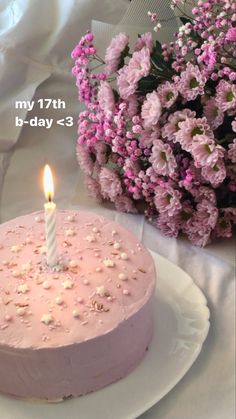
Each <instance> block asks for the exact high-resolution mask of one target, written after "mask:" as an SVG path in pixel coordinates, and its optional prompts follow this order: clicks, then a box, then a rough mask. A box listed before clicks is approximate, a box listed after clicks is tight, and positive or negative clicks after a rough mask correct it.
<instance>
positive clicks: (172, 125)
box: [162, 109, 196, 141]
mask: <svg viewBox="0 0 236 419" xmlns="http://www.w3.org/2000/svg"><path fill="white" fill-rule="evenodd" d="M195 115H196V113H195V112H193V111H190V109H183V110H182V111H176V112H174V113H173V114H172V113H171V114H170V115H169V118H168V122H167V123H166V124H165V125H164V127H163V128H162V136H163V137H164V138H167V139H168V140H169V141H174V140H175V139H176V133H177V132H178V130H179V129H180V128H179V123H180V122H181V121H185V119H187V118H194V117H195Z"/></svg>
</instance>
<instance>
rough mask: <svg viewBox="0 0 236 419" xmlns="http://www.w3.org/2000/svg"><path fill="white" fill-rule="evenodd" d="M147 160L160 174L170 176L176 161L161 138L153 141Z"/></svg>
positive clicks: (168, 146) (169, 148)
mask: <svg viewBox="0 0 236 419" xmlns="http://www.w3.org/2000/svg"><path fill="white" fill-rule="evenodd" d="M149 161H150V162H151V163H152V167H153V169H154V170H155V171H156V172H157V173H158V174H160V175H163V176H170V177H171V175H172V174H173V173H174V171H175V169H176V167H177V163H176V160H175V158H174V155H173V152H172V149H171V147H170V145H169V144H165V143H164V142H163V141H161V140H155V141H154V142H153V147H152V154H151V156H150V159H149Z"/></svg>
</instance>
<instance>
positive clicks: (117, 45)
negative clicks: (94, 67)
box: [105, 32, 129, 75]
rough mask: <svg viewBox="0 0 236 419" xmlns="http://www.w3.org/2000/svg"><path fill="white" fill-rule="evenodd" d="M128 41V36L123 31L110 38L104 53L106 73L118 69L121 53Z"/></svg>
mask: <svg viewBox="0 0 236 419" xmlns="http://www.w3.org/2000/svg"><path fill="white" fill-rule="evenodd" d="M128 42H129V37H128V35H126V33H123V32H121V33H119V34H118V35H116V36H115V37H114V38H113V39H112V41H111V43H110V45H109V47H108V48H107V50H106V55H105V63H106V73H107V74H108V75H110V74H112V73H114V72H115V71H116V70H117V69H118V67H119V63H120V57H121V54H122V52H123V51H124V50H125V48H126V47H127V45H128Z"/></svg>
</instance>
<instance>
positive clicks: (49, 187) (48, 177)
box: [43, 164, 54, 202]
mask: <svg viewBox="0 0 236 419" xmlns="http://www.w3.org/2000/svg"><path fill="white" fill-rule="evenodd" d="M43 185H44V194H45V197H46V199H47V200H48V201H49V202H51V201H52V199H53V196H54V185H53V177H52V171H51V169H50V166H49V165H48V164H46V166H45V167H44V176H43Z"/></svg>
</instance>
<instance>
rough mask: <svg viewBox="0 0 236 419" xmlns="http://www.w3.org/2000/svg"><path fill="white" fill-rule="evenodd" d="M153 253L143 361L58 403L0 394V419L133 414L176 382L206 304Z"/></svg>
mask: <svg viewBox="0 0 236 419" xmlns="http://www.w3.org/2000/svg"><path fill="white" fill-rule="evenodd" d="M151 253H152V252H151ZM152 255H153V258H154V260H155V263H156V267H157V273H158V280H157V288H156V295H155V304H154V320H155V330H154V337H153V340H152V343H151V345H150V348H149V350H148V352H147V354H146V356H145V358H144V360H143V361H142V363H141V364H140V365H139V366H138V367H137V368H136V369H135V370H134V371H133V372H132V373H131V374H130V375H129V376H128V377H126V378H124V379H122V380H120V381H118V382H117V383H114V384H112V385H110V386H108V387H106V388H105V389H103V390H100V391H97V392H95V393H91V394H88V395H87V396H83V397H79V398H76V399H71V400H68V401H65V402H62V403H51V404H49V403H46V402H45V403H43V402H25V401H18V400H14V399H10V398H7V397H3V396H1V397H0V412H1V418H2V419H13V418H14V419H32V418H33V419H42V418H43V419H65V418H68V419H78V418H81V419H111V417H112V419H128V418H132V419H133V418H134V417H137V416H139V415H141V414H142V413H143V412H145V411H146V410H147V409H149V408H150V407H151V406H152V405H154V404H155V403H157V402H158V401H159V400H160V399H161V398H162V397H164V396H165V395H166V394H167V393H168V392H169V391H170V390H171V389H172V388H173V387H174V386H175V385H176V384H177V383H178V381H179V380H180V379H181V378H182V377H183V376H184V375H185V374H186V372H187V371H188V369H189V368H190V367H191V365H192V364H193V362H194V361H195V360H196V358H197V356H198V355H199V353H200V351H201V349H202V344H203V342H204V340H205V339H206V336H207V333H208V330H209V309H208V307H207V301H206V298H205V297H204V295H203V293H202V292H201V290H200V289H199V288H198V287H197V286H196V285H195V284H194V282H193V281H192V279H191V278H190V276H189V275H187V274H186V273H185V272H184V271H183V270H182V269H180V268H179V267H178V266H176V265H174V264H173V263H171V262H169V261H168V260H166V259H165V258H163V257H162V256H159V255H158V254H156V253H152Z"/></svg>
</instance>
